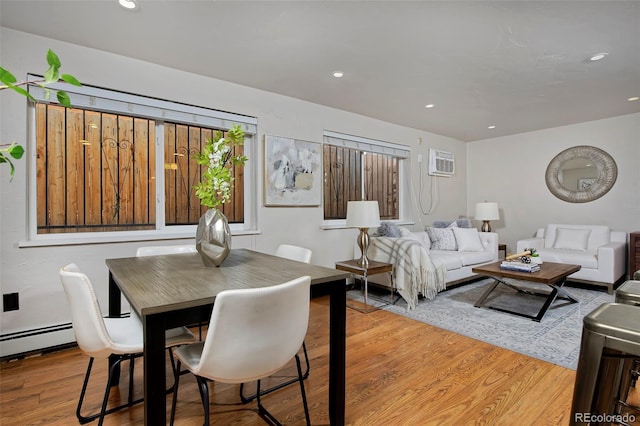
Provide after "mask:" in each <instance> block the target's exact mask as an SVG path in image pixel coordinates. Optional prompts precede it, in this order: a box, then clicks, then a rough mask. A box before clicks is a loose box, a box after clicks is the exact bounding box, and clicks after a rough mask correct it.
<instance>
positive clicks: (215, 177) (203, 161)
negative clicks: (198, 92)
mask: <svg viewBox="0 0 640 426" xmlns="http://www.w3.org/2000/svg"><path fill="white" fill-rule="evenodd" d="M243 144H244V130H242V128H241V127H240V126H239V125H237V124H236V125H233V126H232V127H231V129H229V130H228V131H227V134H226V136H225V135H224V134H223V133H222V132H221V131H219V130H218V131H216V132H215V133H214V135H213V137H212V138H208V139H207V142H206V144H205V146H204V149H203V150H202V152H199V153H196V154H194V156H193V158H194V159H195V160H196V162H197V163H198V164H200V165H202V166H207V168H206V169H205V170H204V171H203V172H202V177H201V180H200V182H198V183H197V184H196V185H194V186H193V188H194V189H195V190H196V196H197V197H198V198H199V199H200V203H201V204H202V205H203V206H207V207H209V208H210V209H214V208H216V207H218V206H219V205H221V204H224V203H226V202H227V201H229V200H230V199H231V190H232V189H233V181H234V177H233V175H232V173H231V172H232V169H231V166H233V165H243V164H244V163H245V162H246V161H247V157H246V156H245V155H233V151H234V149H233V148H234V147H236V146H241V145H243Z"/></svg>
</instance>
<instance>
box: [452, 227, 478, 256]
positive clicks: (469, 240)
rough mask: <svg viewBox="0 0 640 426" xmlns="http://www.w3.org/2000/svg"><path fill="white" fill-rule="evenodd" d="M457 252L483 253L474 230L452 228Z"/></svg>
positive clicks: (476, 232)
mask: <svg viewBox="0 0 640 426" xmlns="http://www.w3.org/2000/svg"><path fill="white" fill-rule="evenodd" d="M453 234H454V235H455V237H456V244H458V251H484V246H483V245H482V241H480V235H478V230H477V229H475V228H471V229H467V228H453Z"/></svg>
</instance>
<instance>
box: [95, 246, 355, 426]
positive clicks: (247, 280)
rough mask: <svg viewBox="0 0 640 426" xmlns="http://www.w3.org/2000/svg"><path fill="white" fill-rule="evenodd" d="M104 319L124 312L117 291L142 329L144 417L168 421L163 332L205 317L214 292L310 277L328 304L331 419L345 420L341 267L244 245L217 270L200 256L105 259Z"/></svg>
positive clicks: (337, 422) (147, 420) (148, 420)
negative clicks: (106, 314) (106, 302)
mask: <svg viewBox="0 0 640 426" xmlns="http://www.w3.org/2000/svg"><path fill="white" fill-rule="evenodd" d="M106 264H107V267H108V268H109V316H111V317H119V316H121V315H122V306H121V305H122V303H121V301H122V296H124V297H125V298H126V300H127V301H128V302H129V304H130V305H131V309H132V311H135V312H136V313H137V314H138V316H139V317H140V318H141V320H142V323H143V329H144V421H145V425H154V426H155V425H160V424H166V421H167V407H166V373H165V371H166V366H165V362H166V360H165V330H167V329H170V328H174V327H178V326H184V325H190V324H195V323H198V322H201V321H208V320H209V319H210V317H211V310H212V307H213V304H214V303H215V299H216V295H218V294H219V293H220V292H221V291H224V290H229V289H242V288H258V287H268V286H273V285H277V284H281V283H283V282H286V281H289V280H291V279H294V278H297V277H300V276H303V275H309V276H310V277H311V285H312V291H313V290H314V288H315V289H318V288H322V289H323V292H327V293H328V294H329V296H330V306H329V313H330V319H329V394H328V398H329V404H328V406H329V421H330V424H332V425H344V423H345V385H346V383H345V382H346V371H345V350H346V278H347V277H348V276H349V274H348V273H347V272H344V271H338V270H336V269H332V268H326V267H322V266H314V265H310V264H307V263H302V262H296V261H293V260H289V259H284V258H280V257H277V256H272V255H269V254H264V253H260V252H256V251H252V250H248V249H233V250H231V253H230V254H229V256H228V257H227V259H225V261H224V262H223V263H222V264H221V265H220V266H219V267H210V266H205V265H204V264H203V262H202V259H201V258H200V255H199V254H198V253H183V254H169V255H160V256H148V257H127V258H119V259H107V261H106Z"/></svg>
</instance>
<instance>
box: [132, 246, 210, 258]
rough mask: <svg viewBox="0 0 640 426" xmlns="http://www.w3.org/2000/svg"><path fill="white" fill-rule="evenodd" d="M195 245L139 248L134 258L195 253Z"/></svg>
mask: <svg viewBox="0 0 640 426" xmlns="http://www.w3.org/2000/svg"><path fill="white" fill-rule="evenodd" d="M197 251H198V250H196V245H195V244H184V245H174V246H146V247H139V248H138V250H137V251H136V256H138V257H140V256H159V255H161V254H176V253H196V252H197Z"/></svg>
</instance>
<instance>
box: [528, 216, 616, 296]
mask: <svg viewBox="0 0 640 426" xmlns="http://www.w3.org/2000/svg"><path fill="white" fill-rule="evenodd" d="M527 248H534V249H536V251H537V252H538V253H539V254H540V257H541V258H542V261H543V262H546V261H548V262H557V263H569V264H572V265H580V266H581V269H580V270H579V271H578V272H575V273H573V274H571V275H569V277H568V280H569V281H577V282H584V283H587V284H595V285H598V286H603V287H606V289H607V291H608V292H609V294H612V293H613V290H615V287H616V286H617V285H618V284H620V283H621V282H622V281H624V278H625V273H626V256H627V234H626V233H625V232H622V231H612V230H611V229H610V228H609V227H608V226H604V225H562V224H549V225H547V226H546V227H544V228H540V229H538V231H537V232H536V234H535V237H533V238H526V239H523V240H519V241H518V243H517V249H516V250H517V252H518V253H520V252H522V251H524V250H525V249H527Z"/></svg>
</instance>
